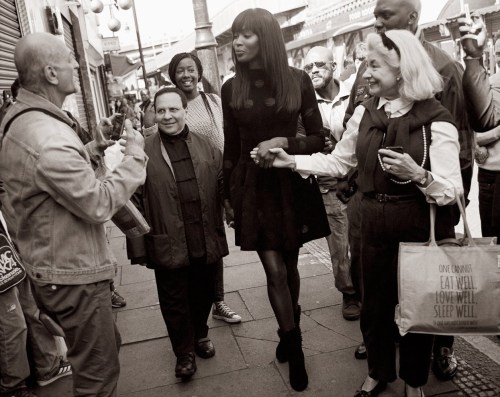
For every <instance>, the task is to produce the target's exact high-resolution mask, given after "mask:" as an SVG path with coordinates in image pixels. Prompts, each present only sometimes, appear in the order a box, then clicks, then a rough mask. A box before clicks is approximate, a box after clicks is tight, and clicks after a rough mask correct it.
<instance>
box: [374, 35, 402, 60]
mask: <svg viewBox="0 0 500 397" xmlns="http://www.w3.org/2000/svg"><path fill="white" fill-rule="evenodd" d="M379 34H380V38H381V39H382V44H383V45H384V47H385V48H387V49H388V50H394V51H396V54H398V57H399V58H401V53H400V52H399V48H398V46H397V45H396V43H394V41H392V40H391V39H390V38H389V37H387V35H386V34H385V32H382V33H379Z"/></svg>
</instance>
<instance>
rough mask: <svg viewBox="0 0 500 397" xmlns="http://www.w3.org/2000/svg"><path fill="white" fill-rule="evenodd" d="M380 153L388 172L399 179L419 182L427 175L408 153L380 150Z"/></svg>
mask: <svg viewBox="0 0 500 397" xmlns="http://www.w3.org/2000/svg"><path fill="white" fill-rule="evenodd" d="M378 153H379V155H380V158H381V160H382V164H383V165H384V168H385V170H386V172H388V173H389V174H391V175H394V176H395V177H397V178H398V179H401V180H408V179H411V180H412V181H417V180H419V179H421V178H422V177H423V176H424V175H425V170H424V169H423V168H422V167H420V166H419V165H418V164H417V163H416V162H415V160H413V159H412V158H411V156H410V155H409V154H408V153H397V152H395V151H393V150H388V149H379V151H378Z"/></svg>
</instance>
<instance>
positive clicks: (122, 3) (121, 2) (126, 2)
mask: <svg viewBox="0 0 500 397" xmlns="http://www.w3.org/2000/svg"><path fill="white" fill-rule="evenodd" d="M133 1H134V0H118V6H119V7H120V8H121V9H122V10H128V9H129V8H130V7H132V2H133Z"/></svg>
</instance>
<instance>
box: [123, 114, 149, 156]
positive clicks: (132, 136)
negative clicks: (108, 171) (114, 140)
mask: <svg viewBox="0 0 500 397" xmlns="http://www.w3.org/2000/svg"><path fill="white" fill-rule="evenodd" d="M124 128H125V131H124V133H123V135H122V136H121V138H120V140H119V141H118V143H119V144H120V145H121V146H122V148H121V151H122V153H124V154H126V155H127V154H134V152H135V150H137V149H136V148H139V149H141V150H143V149H144V137H143V136H142V134H141V133H140V132H139V131H137V130H134V128H133V127H132V122H131V121H130V120H129V119H126V120H125V127H124Z"/></svg>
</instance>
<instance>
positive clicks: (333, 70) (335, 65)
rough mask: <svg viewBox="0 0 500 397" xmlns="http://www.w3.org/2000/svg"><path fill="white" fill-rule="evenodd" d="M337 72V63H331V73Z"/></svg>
mask: <svg viewBox="0 0 500 397" xmlns="http://www.w3.org/2000/svg"><path fill="white" fill-rule="evenodd" d="M336 70H337V62H335V61H332V72H335V71H336Z"/></svg>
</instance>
